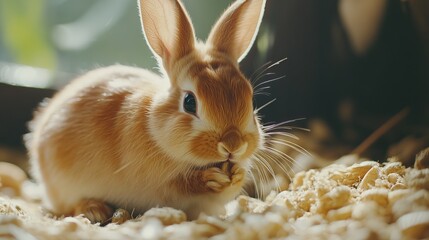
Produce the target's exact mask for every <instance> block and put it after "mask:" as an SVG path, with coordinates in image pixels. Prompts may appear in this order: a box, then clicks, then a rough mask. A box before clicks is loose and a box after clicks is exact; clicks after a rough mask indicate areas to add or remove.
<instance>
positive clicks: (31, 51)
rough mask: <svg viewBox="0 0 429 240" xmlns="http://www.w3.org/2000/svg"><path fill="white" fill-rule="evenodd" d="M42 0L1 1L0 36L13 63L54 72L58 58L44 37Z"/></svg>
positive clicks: (43, 2)
mask: <svg viewBox="0 0 429 240" xmlns="http://www.w3.org/2000/svg"><path fill="white" fill-rule="evenodd" d="M44 4H45V0H30V1H29V0H0V20H1V21H0V24H1V31H2V33H1V37H2V38H3V41H4V43H5V45H6V48H7V49H8V53H9V54H10V55H11V57H12V58H14V61H16V62H17V63H20V64H25V65H30V66H36V67H43V68H47V69H51V70H53V69H55V68H56V66H57V57H56V54H55V51H54V49H53V47H52V45H51V44H49V42H48V40H47V38H46V34H45V33H46V31H45V28H44V26H45V24H44Z"/></svg>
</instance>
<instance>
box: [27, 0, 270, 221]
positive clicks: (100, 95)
mask: <svg viewBox="0 0 429 240" xmlns="http://www.w3.org/2000/svg"><path fill="white" fill-rule="evenodd" d="M138 5H139V10H140V18H141V24H142V28H143V34H144V36H145V40H146V42H147V44H148V45H149V47H150V49H151V51H152V52H153V54H154V55H155V56H156V58H157V60H158V64H159V66H160V68H161V74H160V75H158V74H156V73H153V72H151V71H149V70H146V69H141V68H136V67H128V66H122V65H114V66H109V67H103V68H99V69H95V70H92V71H90V72H88V73H86V74H84V75H82V76H80V77H78V78H77V79H75V80H73V81H71V83H69V84H68V85H66V86H65V87H64V88H63V89H62V90H60V91H59V92H58V93H56V94H55V95H54V96H53V98H52V99H51V100H49V102H45V103H44V104H42V105H41V106H40V108H39V109H38V110H37V111H36V112H35V117H34V119H33V120H32V121H31V122H30V124H29V133H27V134H26V135H25V137H24V139H25V143H26V146H27V149H28V154H29V158H30V166H31V168H30V170H31V174H32V175H33V177H34V179H35V180H36V181H37V182H38V183H39V184H40V186H41V188H42V191H43V194H42V195H43V199H42V203H43V206H44V208H46V209H47V210H49V211H50V212H52V213H53V214H56V215H64V216H75V215H79V214H83V215H84V216H85V217H87V218H88V219H89V220H90V221H91V222H92V223H97V222H100V223H101V222H104V221H106V220H108V219H109V217H111V215H112V212H113V210H112V208H113V206H115V207H122V208H125V209H129V210H133V211H134V212H141V213H143V212H145V211H147V210H148V209H150V208H153V207H172V208H176V209H180V210H182V211H184V212H185V213H186V215H187V217H188V219H196V218H197V217H198V216H199V215H200V214H201V213H205V214H224V211H225V210H224V205H225V204H226V203H227V202H229V201H231V200H233V199H234V198H235V197H236V196H237V195H238V194H240V192H241V190H242V188H243V185H244V184H245V183H246V181H247V180H246V179H248V174H249V173H248V172H249V168H250V166H251V159H252V156H253V155H254V154H255V153H256V152H257V151H258V150H259V149H260V148H261V147H262V146H263V144H264V133H263V130H262V127H261V126H262V125H261V123H260V119H259V117H258V116H257V114H256V113H255V111H254V106H253V101H252V99H253V89H252V85H251V83H250V81H249V80H248V79H246V77H245V76H244V75H243V73H242V72H241V71H240V69H239V62H240V61H241V60H242V59H243V58H244V57H245V55H246V54H247V52H248V51H249V49H250V47H251V46H252V44H253V42H254V39H255V37H256V35H257V32H258V29H259V26H260V23H261V20H262V16H263V13H264V8H265V0H245V1H244V0H237V1H235V2H233V3H232V4H231V5H230V6H229V7H228V8H227V10H226V11H225V12H224V13H223V14H222V15H221V17H220V19H219V20H218V21H217V23H216V24H215V25H214V27H213V28H212V30H211V32H210V34H209V36H208V39H207V41H206V42H205V43H204V42H201V41H199V40H197V39H196V37H195V34H194V29H193V26H192V24H191V22H190V18H189V16H188V13H187V12H186V10H185V9H184V6H183V4H182V2H181V1H180V0H139V1H138Z"/></svg>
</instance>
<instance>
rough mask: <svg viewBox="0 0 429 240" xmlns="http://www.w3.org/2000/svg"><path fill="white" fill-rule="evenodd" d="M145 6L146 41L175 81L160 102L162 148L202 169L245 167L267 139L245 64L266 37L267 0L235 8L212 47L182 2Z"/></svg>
mask: <svg viewBox="0 0 429 240" xmlns="http://www.w3.org/2000/svg"><path fill="white" fill-rule="evenodd" d="M139 7H140V13H141V20H142V25H143V31H144V35H145V37H146V40H147V42H148V44H149V46H150V48H151V50H152V51H153V53H154V54H155V55H156V56H157V58H158V62H159V65H160V67H161V68H162V70H163V71H164V75H165V77H166V78H168V79H169V82H170V86H169V88H168V92H166V93H164V94H159V95H158V96H157V97H156V99H154V101H155V102H156V103H155V104H154V105H155V108H154V112H153V113H152V115H153V120H152V121H151V131H152V133H153V135H154V136H155V137H156V138H157V143H158V144H159V145H160V146H162V148H164V150H166V151H167V152H169V153H171V155H172V156H174V158H178V159H183V160H186V161H189V162H190V163H192V164H193V165H195V166H204V165H210V164H215V163H218V162H223V161H226V160H230V161H233V162H237V163H245V162H246V161H245V160H246V159H249V158H250V157H251V156H252V155H253V154H254V153H255V151H256V150H257V149H258V148H260V147H261V146H262V143H263V134H262V130H261V128H260V125H259V122H258V117H257V116H256V115H255V113H254V107H253V89H252V85H251V83H250V82H249V80H248V79H246V77H245V76H244V75H243V74H242V73H241V71H240V69H239V66H238V63H239V62H240V61H241V59H243V58H244V56H245V55H246V54H247V52H248V50H249V49H250V47H251V46H252V43H253V41H254V39H255V36H256V34H257V32H258V28H259V25H260V22H261V19H262V15H263V11H264V7H265V0H237V1H236V2H234V3H233V4H232V5H231V6H230V7H229V8H228V9H227V10H226V11H225V12H224V13H223V15H222V16H221V18H220V19H219V20H218V22H217V23H216V24H215V25H214V27H213V29H212V30H211V32H210V34H209V37H208V39H207V41H206V42H205V43H202V42H199V41H197V40H196V38H195V35H194V30H193V27H192V24H191V22H190V19H189V17H188V14H187V13H186V11H185V10H184V8H183V4H182V3H181V2H180V1H179V0H140V6H139Z"/></svg>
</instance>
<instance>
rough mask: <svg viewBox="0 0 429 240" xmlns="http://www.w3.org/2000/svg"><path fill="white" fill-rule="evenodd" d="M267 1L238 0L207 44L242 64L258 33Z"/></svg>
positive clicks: (214, 29)
mask: <svg viewBox="0 0 429 240" xmlns="http://www.w3.org/2000/svg"><path fill="white" fill-rule="evenodd" d="M264 8H265V0H237V1H236V2H234V3H233V4H232V5H231V6H230V7H229V8H228V9H227V10H226V11H225V12H224V13H223V15H222V16H221V17H220V19H219V20H218V22H217V23H216V25H214V27H213V29H212V30H211V32H210V34H209V37H208V40H207V43H208V44H211V45H212V46H213V47H214V48H215V49H217V50H218V51H221V52H224V53H226V54H227V55H229V56H230V57H231V58H233V59H234V60H236V61H237V62H240V61H241V60H242V59H243V58H244V57H245V56H246V54H247V52H248V51H249V50H250V48H251V47H252V44H253V41H254V40H255V37H256V35H257V33H258V29H259V25H260V24H261V20H262V16H263V15H264Z"/></svg>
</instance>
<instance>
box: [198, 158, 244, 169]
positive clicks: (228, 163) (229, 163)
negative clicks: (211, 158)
mask: <svg viewBox="0 0 429 240" xmlns="http://www.w3.org/2000/svg"><path fill="white" fill-rule="evenodd" d="M234 164H236V163H234V162H232V161H231V160H229V159H227V160H224V161H219V162H214V163H209V164H207V165H204V166H199V167H196V169H199V170H206V169H209V168H213V167H214V168H219V169H222V170H226V169H228V170H231V168H232V166H234Z"/></svg>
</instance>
